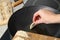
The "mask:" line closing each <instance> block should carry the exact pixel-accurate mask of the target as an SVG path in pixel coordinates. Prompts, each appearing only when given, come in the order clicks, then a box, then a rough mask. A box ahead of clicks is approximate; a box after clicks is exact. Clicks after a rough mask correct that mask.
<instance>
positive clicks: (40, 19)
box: [33, 9, 56, 24]
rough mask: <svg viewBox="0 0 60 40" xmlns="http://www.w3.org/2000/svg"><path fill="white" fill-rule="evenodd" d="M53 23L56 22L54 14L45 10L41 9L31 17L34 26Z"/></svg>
mask: <svg viewBox="0 0 60 40" xmlns="http://www.w3.org/2000/svg"><path fill="white" fill-rule="evenodd" d="M55 22H56V14H55V13H54V12H52V11H49V10H46V9H41V10H39V11H37V12H36V13H35V14H34V15H33V23H35V24H40V23H45V24H49V23H55Z"/></svg>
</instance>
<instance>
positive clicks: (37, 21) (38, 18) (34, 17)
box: [33, 12, 41, 24]
mask: <svg viewBox="0 0 60 40" xmlns="http://www.w3.org/2000/svg"><path fill="white" fill-rule="evenodd" d="M40 20H41V17H40V15H39V13H38V12H36V13H35V14H34V15H33V23H35V24H39V23H40Z"/></svg>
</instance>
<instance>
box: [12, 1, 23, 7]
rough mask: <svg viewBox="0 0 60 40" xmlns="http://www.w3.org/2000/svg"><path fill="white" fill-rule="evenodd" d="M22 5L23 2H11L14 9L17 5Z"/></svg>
mask: <svg viewBox="0 0 60 40" xmlns="http://www.w3.org/2000/svg"><path fill="white" fill-rule="evenodd" d="M21 3H23V0H18V1H16V2H12V7H16V6H17V5H19V4H21Z"/></svg>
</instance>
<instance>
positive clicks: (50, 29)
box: [8, 5, 60, 36]
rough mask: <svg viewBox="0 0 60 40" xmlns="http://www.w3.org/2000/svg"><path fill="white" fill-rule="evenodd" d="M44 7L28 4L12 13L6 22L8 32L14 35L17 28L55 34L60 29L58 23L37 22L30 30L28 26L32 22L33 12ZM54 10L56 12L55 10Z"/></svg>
mask: <svg viewBox="0 0 60 40" xmlns="http://www.w3.org/2000/svg"><path fill="white" fill-rule="evenodd" d="M44 7H46V6H42V5H41V6H29V7H24V8H22V9H19V10H18V11H16V12H15V13H13V15H12V16H11V17H10V19H9V22H8V29H9V31H10V34H11V35H12V36H14V35H15V33H16V32H17V31H18V30H24V31H28V32H33V33H37V34H43V35H50V36H55V35H56V33H57V32H58V30H59V29H60V24H56V23H55V24H39V25H36V27H35V28H33V29H32V30H30V29H29V28H30V27H29V26H30V24H31V23H32V18H33V14H34V13H35V12H36V11H38V10H39V9H41V8H44ZM54 10H55V9H54ZM54 12H56V13H58V11H56V10H55V11H54Z"/></svg>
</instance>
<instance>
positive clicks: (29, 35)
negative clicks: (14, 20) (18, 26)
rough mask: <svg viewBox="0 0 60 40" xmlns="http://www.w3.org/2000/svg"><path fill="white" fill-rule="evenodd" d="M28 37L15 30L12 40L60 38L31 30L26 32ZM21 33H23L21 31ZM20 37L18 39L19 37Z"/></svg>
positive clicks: (58, 39) (54, 39)
mask: <svg viewBox="0 0 60 40" xmlns="http://www.w3.org/2000/svg"><path fill="white" fill-rule="evenodd" d="M26 33H27V35H28V37H22V36H21V35H20V31H17V33H16V34H15V36H14V37H13V39H12V40H60V38H55V37H51V36H46V35H41V34H35V33H31V32H26ZM22 34H23V33H22ZM19 38H20V39H19Z"/></svg>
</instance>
